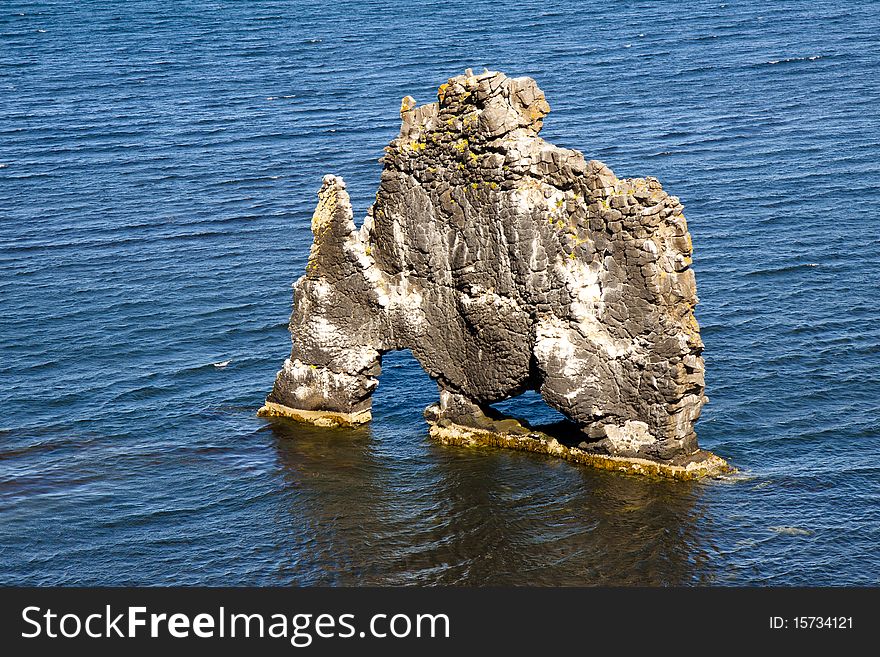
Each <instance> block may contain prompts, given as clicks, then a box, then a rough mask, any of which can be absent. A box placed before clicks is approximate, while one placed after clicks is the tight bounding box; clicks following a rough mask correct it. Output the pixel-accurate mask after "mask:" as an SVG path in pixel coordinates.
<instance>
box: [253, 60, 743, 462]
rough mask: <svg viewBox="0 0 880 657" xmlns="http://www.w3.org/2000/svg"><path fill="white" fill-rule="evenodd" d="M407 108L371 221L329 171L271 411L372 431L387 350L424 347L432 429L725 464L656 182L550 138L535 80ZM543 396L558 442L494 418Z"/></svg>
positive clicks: (546, 448)
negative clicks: (559, 417)
mask: <svg viewBox="0 0 880 657" xmlns="http://www.w3.org/2000/svg"><path fill="white" fill-rule="evenodd" d="M437 98H438V102H436V103H431V104H427V105H423V106H421V107H419V106H417V105H416V102H415V101H414V100H413V99H412V98H411V97H409V96H407V97H406V98H404V99H403V102H402V104H401V108H400V115H401V118H402V126H401V129H400V134H399V136H398V137H397V138H396V139H394V141H392V142H391V144H390V145H389V146H387V147H386V148H385V155H384V157H383V158H382V162H383V163H384V170H383V171H382V177H381V183H380V185H379V190H378V193H377V194H376V201H375V203H374V204H373V205H372V207H370V208H369V210H368V211H367V216H366V219H365V220H364V222H363V225H362V226H361V227H360V228H358V227H357V226H356V225H355V223H354V221H353V215H352V208H351V203H350V201H349V197H348V194H347V193H346V191H345V183H344V182H343V180H342V179H341V178H339V177H336V176H330V175H328V176H325V177H324V181H323V185H322V187H321V189H320V191H319V192H318V206H317V208H316V210H315V213H314V216H313V217H312V231H313V233H314V243H313V245H312V247H311V253H310V256H309V261H308V265H307V266H306V273H305V275H304V276H303V277H302V278H300V279H299V280H298V281H297V282H296V284H295V286H294V309H293V314H292V316H291V319H290V331H291V334H292V337H293V350H292V353H291V355H290V358H288V359H287V360H286V361H285V362H284V366H283V368H282V369H281V371H280V372H279V373H278V376H277V379H276V381H275V385H274V388H273V389H272V392H271V393H270V394H269V396H268V399H267V401H266V405H265V406H264V407H263V408H262V409H261V410H260V413H261V414H262V415H266V416H271V415H282V416H289V417H293V418H295V419H298V420H302V421H310V422H313V423H315V424H318V425H328V426H329V425H346V424H356V423H361V422H366V421H368V420H369V419H370V417H371V415H370V402H371V395H372V393H373V391H374V390H375V388H376V386H377V385H378V376H379V373H380V365H381V360H382V354H383V353H385V352H388V351H392V350H396V349H410V350H412V353H413V354H414V355H415V357H416V358H417V359H418V361H419V362H420V363H421V365H422V366H423V367H424V369H425V370H426V371H427V372H428V373H429V374H430V376H431V377H432V378H433V379H434V380H435V381H436V382H437V384H438V386H439V389H440V399H439V403H437V404H434V405H432V406H430V407H429V408H428V409H427V410H426V411H425V417H426V418H427V420H428V422H429V424H430V425H431V433H432V434H433V435H434V436H436V437H437V438H439V439H440V440H442V441H445V442H449V443H456V444H474V443H482V444H494V445H501V446H507V447H514V448H517V449H530V450H534V451H541V452H547V453H553V454H557V455H560V456H563V457H565V458H569V459H571V460H576V461H581V462H584V463H590V464H593V465H598V466H601V467H607V468H613V469H622V470H628V471H635V472H650V473H656V474H665V475H670V476H677V477H683V478H692V477H696V476H701V475H704V474H717V473H719V472H722V471H724V470H726V469H727V466H726V464H725V463H724V461H723V460H721V459H720V458H718V457H716V456H714V455H712V454H709V453H708V452H705V451H702V450H699V448H698V447H697V440H696V434H695V433H694V423H695V422H696V420H697V418H698V417H699V416H700V409H701V407H702V406H703V403H704V402H705V401H706V398H705V397H704V394H703V389H704V382H703V359H702V358H701V356H700V354H701V351H702V349H703V343H702V341H701V340H700V333H699V327H698V325H697V322H696V320H695V318H694V306H695V305H696V303H697V295H696V287H695V282H694V272H693V270H692V269H691V267H690V264H691V237H690V234H689V233H688V229H687V223H686V222H685V218H684V216H683V215H682V205H681V203H680V202H679V199H678V198H676V197H675V196H670V195H668V194H667V193H666V192H665V191H663V189H662V187H661V185H660V183H659V182H658V181H657V180H656V179H654V178H644V179H642V178H632V179H618V178H617V177H616V176H615V175H614V173H612V171H611V170H610V169H609V168H608V167H607V166H605V165H604V164H602V163H601V162H598V161H595V160H593V161H589V162H587V161H585V160H584V157H583V155H582V154H581V153H580V152H579V151H576V150H570V149H566V148H560V147H557V146H554V145H552V144H549V143H547V142H546V141H544V140H543V139H541V138H540V137H539V136H538V132H539V131H540V129H541V125H542V122H543V119H544V117H545V116H546V115H547V113H548V112H549V111H550V107H549V105H548V104H547V102H546V100H545V99H544V94H543V93H542V92H541V90H540V89H539V88H538V87H537V85H536V84H535V82H534V80H532V79H530V78H508V77H507V76H505V75H504V74H503V73H497V72H489V71H486V72H484V73H483V74H481V75H474V74H472V73H471V72H470V71H467V72H466V73H465V75H461V76H458V77H454V78H452V79H450V80H449V81H448V82H447V83H446V84H443V85H441V86H440V88H439V90H438V94H437ZM529 389H534V390H538V391H539V392H540V394H541V395H542V397H543V398H544V400H545V401H546V402H547V404H549V405H550V406H552V407H553V408H556V409H558V410H559V411H560V412H562V413H563V414H564V415H565V416H566V417H567V418H569V419H570V420H571V422H572V423H573V424H572V425H571V426H569V427H568V431H566V432H563V433H560V434H558V435H552V434H550V433H546V432H542V431H538V430H535V429H533V428H531V427H529V426H528V425H526V424H525V423H522V422H519V421H517V420H514V419H511V418H503V417H501V416H500V415H499V414H498V413H497V411H495V410H494V409H492V408H490V407H489V405H490V404H492V403H494V402H498V401H501V400H504V399H508V398H510V397H513V396H515V395H519V394H520V393H522V392H524V391H526V390H529Z"/></svg>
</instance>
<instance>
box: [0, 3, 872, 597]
mask: <svg viewBox="0 0 880 657" xmlns="http://www.w3.org/2000/svg"><path fill="white" fill-rule="evenodd" d="M878 35H880V12H878V11H877V7H876V6H875V5H874V4H873V3H850V2H843V1H839V2H838V1H823V0H816V1H814V2H810V3H804V2H793V1H789V2H758V1H747V2H732V1H731V2H729V3H718V2H714V3H708V2H707V3H703V2H699V3H698V2H678V3H660V2H615V3H607V2H604V3H567V2H566V3H563V2H549V1H548V2H532V1H529V0H521V1H518V2H506V1H498V2H485V3H483V2H460V1H453V0H449V1H444V2H430V3H423V4H420V5H419V6H418V8H416V3H404V2H393V1H391V0H375V1H373V2H358V3H354V2H337V3H326V2H312V1H306V0H297V1H296V2H265V1H260V2H247V3H245V2H228V1H219V0H218V1H216V2H170V1H169V2H125V3H119V2H109V1H107V2H98V1H94V0H81V1H78V2H23V1H20V0H19V1H16V0H11V1H9V2H4V3H2V5H0V267H2V268H0V583H5V584H153V583H158V584H173V583H181V584H210V585H220V584H395V585H397V584H438V583H439V584H475V585H487V584H564V585H575V584H576V585H584V584H587V585H589V584H733V585H762V584H783V585H788V584H859V585H878V584H880V548H878V546H880V504H878V502H880V465H878V463H880V311H878V288H880V286H878V282H880V227H878V226H880V175H878V174H880V164H878V157H880V146H878V141H880V110H878V107H880V75H878V71H880V36H878ZM483 66H487V67H489V68H491V69H496V70H502V71H505V72H506V73H508V74H510V75H530V76H532V77H534V78H535V79H536V80H537V81H538V83H539V84H540V86H541V87H542V88H543V89H544V91H545V93H546V94H547V97H548V100H549V101H550V104H551V106H552V107H553V111H552V112H551V114H550V116H549V117H548V119H547V121H546V123H545V128H544V132H543V136H544V137H546V138H547V139H549V140H551V141H554V142H556V143H558V144H560V145H563V146H567V147H572V148H578V149H580V150H582V151H583V152H584V153H585V155H586V156H587V158H596V159H601V160H602V161H604V162H605V163H607V164H608V165H609V166H610V167H611V168H612V169H614V171H615V172H616V173H617V174H618V175H619V176H634V175H656V176H657V177H658V178H660V179H661V180H662V181H663V183H664V186H665V188H666V189H667V190H669V191H670V193H672V194H676V195H678V196H680V197H681V199H682V200H683V202H684V203H685V212H686V215H687V217H688V219H689V223H690V228H691V232H692V234H693V238H694V243H695V249H696V252H695V262H694V266H695V269H696V272H697V282H698V288H699V293H700V298H701V301H702V303H701V305H700V306H699V308H698V318H699V320H700V322H701V324H702V326H703V336H704V341H705V343H706V352H705V357H706V365H707V387H708V389H707V392H708V394H709V396H710V398H711V400H712V401H711V403H710V404H709V405H708V406H707V407H706V409H705V411H704V413H703V418H702V419H701V421H700V422H699V424H698V432H699V436H700V442H701V444H702V445H703V446H704V447H706V448H708V449H711V450H713V451H716V452H717V453H719V454H721V455H722V456H724V457H726V458H727V459H729V460H730V461H731V462H732V463H734V464H735V465H737V466H738V467H739V468H740V469H741V471H742V476H741V477H739V478H738V479H735V480H732V481H720V482H710V483H703V484H683V483H675V482H663V483H658V482H655V481H649V480H646V479H641V478H633V477H626V476H620V475H613V474H608V473H603V472H596V471H592V470H589V469H586V468H583V467H580V466H576V465H572V464H569V463H565V462H562V461H558V460H553V459H550V458H547V457H544V456H540V455H534V454H524V453H512V452H506V451H499V450H490V449H486V450H482V449H479V450H478V449H475V450H467V449H460V448H448V447H442V446H440V445H437V444H435V443H433V442H432V441H431V440H430V439H429V438H428V436H427V430H426V426H425V424H424V421H423V420H422V417H421V411H422V409H423V408H424V407H425V406H426V405H428V404H429V403H430V402H432V401H433V399H434V398H435V396H436V389H435V387H434V385H433V384H432V383H431V381H430V380H429V379H428V377H427V375H425V374H424V373H423V372H422V371H421V370H420V369H419V368H418V366H417V364H416V363H415V361H414V360H413V359H412V357H411V356H410V355H409V354H394V355H391V356H389V357H386V359H385V367H384V372H383V375H382V382H381V385H380V388H379V391H378V392H377V398H376V402H375V408H374V415H375V418H376V419H375V421H374V422H373V423H372V425H371V426H369V427H365V428H360V429H357V430H349V431H345V430H321V429H315V428H309V427H305V426H300V425H295V424H287V423H283V422H280V423H277V424H272V423H270V422H267V421H264V420H261V419H258V418H256V417H255V411H256V409H257V407H258V406H259V405H260V404H261V402H262V400H263V398H264V396H265V394H266V392H267V391H268V390H269V389H270V387H271V385H272V381H273V378H274V376H275V372H276V370H277V369H278V367H279V366H280V365H281V362H282V360H283V358H284V357H285V356H286V355H287V353H288V351H289V344H290V343H289V336H288V334H287V332H286V322H287V317H288V315H289V312H290V304H291V291H290V284H291V282H292V281H293V280H294V278H295V277H297V276H298V275H299V274H300V273H301V272H302V270H303V268H304V265H305V261H306V256H307V253H308V247H309V244H310V242H311V233H310V230H309V218H310V216H311V212H312V209H313V206H314V203H315V200H316V199H315V192H316V191H317V189H318V187H319V186H320V180H321V176H322V175H323V174H325V173H331V172H332V173H336V174H340V175H343V176H345V178H346V180H347V181H348V184H349V190H350V191H351V193H352V200H353V203H354V205H355V208H356V213H357V214H358V215H362V214H363V212H364V211H365V210H366V207H367V205H368V204H369V203H370V201H371V198H372V194H373V193H374V192H375V188H376V186H377V184H378V179H379V172H380V165H379V164H378V163H377V161H376V160H377V158H378V157H380V156H381V154H382V147H383V146H384V145H385V144H386V143H387V142H388V141H389V140H390V139H391V138H393V137H394V136H395V134H396V132H397V128H398V125H399V117H398V113H397V112H398V108H399V104H400V99H401V98H402V97H403V96H404V95H406V94H411V95H413V96H414V97H416V98H417V99H418V100H419V101H420V102H426V101H430V100H431V99H432V98H433V96H434V94H435V93H436V86H437V85H438V84H439V83H441V82H444V81H445V80H446V78H447V77H449V76H451V75H455V74H458V73H460V72H462V71H463V70H464V69H465V68H466V67H473V68H474V69H476V70H482V67H483ZM224 364H225V366H224ZM508 404H509V405H510V408H511V410H512V411H514V412H517V413H519V414H521V415H525V416H527V417H531V418H533V419H540V418H542V417H545V416H547V415H548V413H550V411H549V409H547V408H546V407H544V406H543V404H542V403H541V401H540V399H539V398H537V397H536V396H534V395H532V396H527V397H526V398H523V399H518V400H514V401H513V402H509V403H508Z"/></svg>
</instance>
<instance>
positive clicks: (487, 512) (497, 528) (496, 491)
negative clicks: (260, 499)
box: [271, 421, 713, 586]
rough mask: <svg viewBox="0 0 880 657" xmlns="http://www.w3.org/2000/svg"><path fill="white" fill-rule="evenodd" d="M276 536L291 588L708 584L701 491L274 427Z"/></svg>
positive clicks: (474, 453) (400, 435)
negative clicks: (279, 481)
mask: <svg viewBox="0 0 880 657" xmlns="http://www.w3.org/2000/svg"><path fill="white" fill-rule="evenodd" d="M271 431H272V433H273V435H274V438H275V441H274V442H275V448H276V451H277V454H278V463H279V468H280V470H281V473H282V476H283V479H284V482H285V490H284V496H283V499H284V503H283V506H282V507H281V508H280V509H279V517H278V518H277V523H278V540H279V541H281V542H282V546H283V547H284V548H285V549H283V550H282V552H283V553H284V554H286V555H287V562H286V563H284V564H283V565H282V566H281V571H282V572H281V574H282V577H283V579H284V580H285V581H290V582H292V583H298V584H338V585H361V584H387V585H400V584H446V585H481V586H483V585H518V584H519V585H676V584H693V583H711V582H712V581H713V571H712V564H711V562H710V557H711V554H712V552H713V550H712V548H711V546H710V545H708V543H707V539H706V538H705V537H706V536H707V535H708V533H709V532H708V531H707V525H708V519H707V518H706V517H705V511H704V507H703V504H702V502H701V491H702V490H703V487H704V486H705V484H694V483H683V482H674V481H656V480H649V479H644V478H640V477H632V476H623V475H615V474H610V473H604V472H600V471H594V470H591V469H588V468H584V467H581V466H576V465H572V464H569V463H566V462H563V461H558V460H555V459H552V458H549V457H545V456H540V455H535V454H527V453H517V452H510V451H506V450H494V449H464V448H454V447H445V446H441V445H437V444H435V443H433V442H432V441H431V440H430V438H428V436H427V432H426V431H425V430H424V429H423V430H422V431H421V432H418V431H413V430H398V431H389V430H388V427H383V426H382V425H381V423H379V424H374V426H372V427H362V428H358V429H354V430H342V429H339V430H327V429H318V428H311V427H308V426H304V425H300V424H296V423H289V422H285V421H274V422H272V423H271Z"/></svg>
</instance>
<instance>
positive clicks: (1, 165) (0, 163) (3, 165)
mask: <svg viewBox="0 0 880 657" xmlns="http://www.w3.org/2000/svg"><path fill="white" fill-rule="evenodd" d="M8 166H9V165H8V164H4V163H2V162H0V169H5V168H6V167H8Z"/></svg>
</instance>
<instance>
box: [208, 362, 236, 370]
mask: <svg viewBox="0 0 880 657" xmlns="http://www.w3.org/2000/svg"><path fill="white" fill-rule="evenodd" d="M231 362H232V361H231V360H221V361H220V362H218V363H211V365H213V366H214V367H216V368H217V369H218V370H220V369H223V368H224V367H226V366H227V365H229V363H231Z"/></svg>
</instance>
